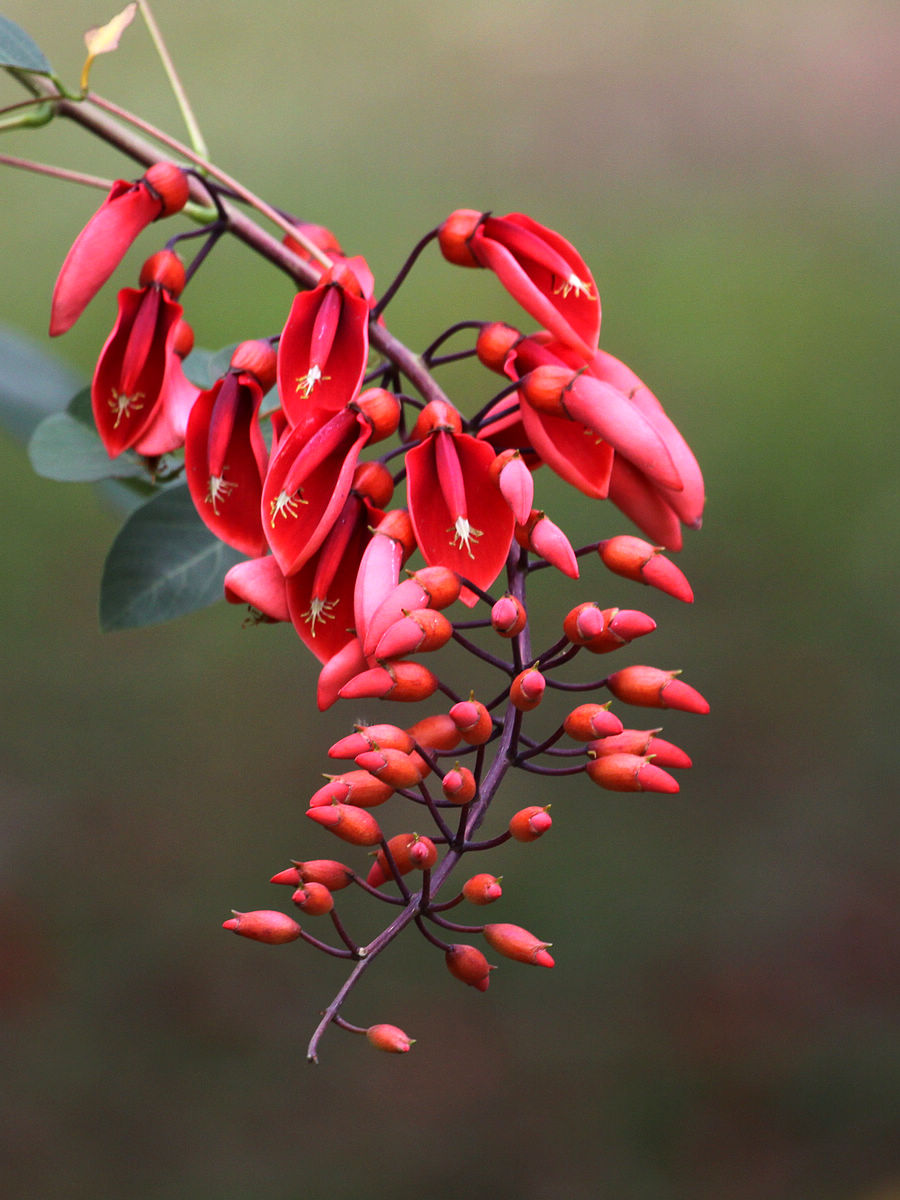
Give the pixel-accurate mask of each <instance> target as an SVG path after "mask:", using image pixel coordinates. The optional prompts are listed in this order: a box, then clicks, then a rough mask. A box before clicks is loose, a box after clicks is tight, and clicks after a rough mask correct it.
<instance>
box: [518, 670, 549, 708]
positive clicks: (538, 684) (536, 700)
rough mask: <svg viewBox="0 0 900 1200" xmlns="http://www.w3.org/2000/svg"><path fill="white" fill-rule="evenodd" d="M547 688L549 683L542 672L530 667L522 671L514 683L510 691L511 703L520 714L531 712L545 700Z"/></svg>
mask: <svg viewBox="0 0 900 1200" xmlns="http://www.w3.org/2000/svg"><path fill="white" fill-rule="evenodd" d="M546 686H547V681H546V680H545V679H544V676H543V675H542V674H541V673H540V671H536V670H535V669H534V667H529V668H527V670H525V671H520V672H519V674H518V675H517V676H516V677H515V679H514V680H513V681H512V684H511V685H510V689H509V699H510V702H511V703H512V704H513V705H514V706H515V707H516V708H517V709H518V710H519V712H530V711H531V710H532V709H533V708H537V706H538V705H539V704H540V702H541V701H542V700H543V698H544V689H545V688H546Z"/></svg>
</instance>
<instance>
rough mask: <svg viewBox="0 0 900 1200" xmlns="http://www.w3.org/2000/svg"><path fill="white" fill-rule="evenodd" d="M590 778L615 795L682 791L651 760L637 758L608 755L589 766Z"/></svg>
mask: <svg viewBox="0 0 900 1200" xmlns="http://www.w3.org/2000/svg"><path fill="white" fill-rule="evenodd" d="M586 770H587V773H588V776H589V777H590V778H591V779H592V780H593V781H594V783H599V784H600V786H601V787H604V788H607V789H609V790H610V791H612V792H666V793H668V794H672V793H674V792H677V791H679V785H678V781H677V780H676V779H673V778H672V776H671V775H670V774H669V773H668V772H667V771H664V770H663V769H662V767H657V766H655V765H654V764H653V763H652V762H650V761H649V759H646V758H641V757H639V756H638V755H637V754H607V755H603V756H602V757H601V758H594V759H591V761H590V762H589V763H588V764H587V768H586Z"/></svg>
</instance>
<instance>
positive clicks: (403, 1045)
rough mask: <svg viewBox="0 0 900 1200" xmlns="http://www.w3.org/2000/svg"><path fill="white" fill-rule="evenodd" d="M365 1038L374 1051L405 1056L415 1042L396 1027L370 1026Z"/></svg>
mask: <svg viewBox="0 0 900 1200" xmlns="http://www.w3.org/2000/svg"><path fill="white" fill-rule="evenodd" d="M366 1037H367V1038H368V1039H369V1042H370V1043H371V1044H372V1045H373V1046H374V1047H375V1049H376V1050H387V1051H388V1053H390V1054H406V1052H407V1051H408V1050H409V1048H410V1046H412V1045H414V1044H415V1040H416V1039H415V1038H411V1037H408V1036H407V1034H405V1033H404V1032H403V1030H402V1029H398V1028H397V1026H396V1025H371V1026H370V1027H369V1028H368V1029H367V1030H366Z"/></svg>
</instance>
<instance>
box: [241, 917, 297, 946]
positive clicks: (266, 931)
mask: <svg viewBox="0 0 900 1200" xmlns="http://www.w3.org/2000/svg"><path fill="white" fill-rule="evenodd" d="M222 928H223V929H231V930H232V931H233V932H234V933H239V934H240V935H241V937H247V938H252V939H253V941H255V942H267V943H268V944H269V945H270V946H280V945H283V944H284V943H285V942H295V941H296V940H297V938H298V937H299V936H300V934H301V932H302V931H301V929H300V926H299V925H298V924H297V922H296V921H292V920H291V918H290V917H289V916H287V915H286V914H285V913H282V912H275V911H273V910H272V909H268V908H260V909H257V910H256V911H255V912H246V913H239V912H236V913H235V914H234V916H233V917H231V918H230V919H229V920H228V921H224V922H223V923H222Z"/></svg>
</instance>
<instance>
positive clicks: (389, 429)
mask: <svg viewBox="0 0 900 1200" xmlns="http://www.w3.org/2000/svg"><path fill="white" fill-rule="evenodd" d="M353 403H354V405H355V407H356V408H358V409H359V411H360V412H361V413H362V415H363V416H364V417H365V418H366V420H367V421H368V422H369V424H370V425H371V426H372V436H371V438H370V439H369V443H370V444H372V443H374V442H381V441H383V440H384V439H385V438H389V437H390V436H391V435H392V434H393V433H396V432H397V426H398V425H399V424H400V412H401V408H400V401H399V400H398V399H397V397H396V396H395V395H394V393H393V392H389V391H388V390H387V389H386V388H368V389H367V390H366V391H365V392H362V393H361V394H360V395H359V396H358V397H357V399H356V400H355V401H354V402H353Z"/></svg>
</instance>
